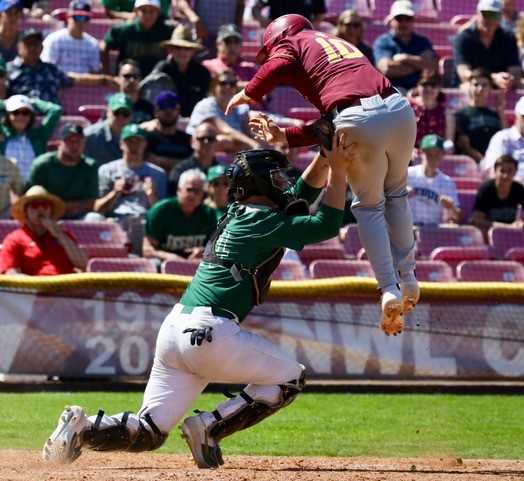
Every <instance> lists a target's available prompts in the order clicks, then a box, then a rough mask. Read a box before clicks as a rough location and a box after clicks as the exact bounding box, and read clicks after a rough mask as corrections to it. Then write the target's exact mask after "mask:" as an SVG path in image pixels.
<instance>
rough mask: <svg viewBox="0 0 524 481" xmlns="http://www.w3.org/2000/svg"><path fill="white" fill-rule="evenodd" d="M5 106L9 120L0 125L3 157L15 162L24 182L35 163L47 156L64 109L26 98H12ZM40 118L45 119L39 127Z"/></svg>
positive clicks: (0, 144)
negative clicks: (41, 155)
mask: <svg viewBox="0 0 524 481" xmlns="http://www.w3.org/2000/svg"><path fill="white" fill-rule="evenodd" d="M3 104H4V107H5V110H6V116H5V118H4V119H3V120H2V122H0V134H1V137H0V153H1V154H3V155H5V156H6V157H9V158H11V159H13V160H14V161H15V162H16V164H17V166H18V169H19V170H20V174H21V175H22V178H23V179H24V181H25V180H27V178H28V176H29V171H30V170H31V164H32V162H33V159H34V158H35V157H38V156H39V155H40V154H43V153H45V152H46V150H47V142H48V141H49V139H50V138H51V135H52V134H53V131H54V130H55V127H56V125H57V124H58V122H59V120H60V117H61V116H62V107H61V106H60V105H57V104H54V103H52V102H46V101H44V100H40V99H31V98H29V97H27V96H26V95H12V96H11V97H9V98H8V99H7V100H6V101H5V102H3ZM37 115H42V119H41V121H40V122H39V124H38V126H37V125H35V118H36V116H37Z"/></svg>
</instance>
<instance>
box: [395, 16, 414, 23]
mask: <svg viewBox="0 0 524 481" xmlns="http://www.w3.org/2000/svg"><path fill="white" fill-rule="evenodd" d="M395 20H396V21H397V22H412V21H413V20H414V17H410V16H409V15H397V16H396V17H395Z"/></svg>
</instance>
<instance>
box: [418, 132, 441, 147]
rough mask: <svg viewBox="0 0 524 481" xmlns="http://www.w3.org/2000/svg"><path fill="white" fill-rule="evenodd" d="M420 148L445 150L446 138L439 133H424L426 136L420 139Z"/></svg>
mask: <svg viewBox="0 0 524 481" xmlns="http://www.w3.org/2000/svg"><path fill="white" fill-rule="evenodd" d="M420 149H421V150H428V149H440V150H444V139H443V138H442V137H441V136H440V135H437V134H428V135H424V137H422V140H421V141H420Z"/></svg>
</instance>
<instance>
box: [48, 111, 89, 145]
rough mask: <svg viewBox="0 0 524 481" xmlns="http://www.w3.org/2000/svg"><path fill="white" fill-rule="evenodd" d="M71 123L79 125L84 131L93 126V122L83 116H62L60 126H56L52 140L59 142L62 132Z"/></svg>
mask: <svg viewBox="0 0 524 481" xmlns="http://www.w3.org/2000/svg"><path fill="white" fill-rule="evenodd" d="M69 123H72V124H79V125H81V126H82V128H84V129H85V128H86V127H87V126H89V125H91V122H90V121H89V120H87V119H86V118H85V117H84V116H83V115H62V117H61V118H60V121H59V122H58V125H57V126H56V128H55V130H54V132H53V135H52V137H51V140H58V139H59V138H60V132H61V131H62V128H63V126H64V125H65V124H69Z"/></svg>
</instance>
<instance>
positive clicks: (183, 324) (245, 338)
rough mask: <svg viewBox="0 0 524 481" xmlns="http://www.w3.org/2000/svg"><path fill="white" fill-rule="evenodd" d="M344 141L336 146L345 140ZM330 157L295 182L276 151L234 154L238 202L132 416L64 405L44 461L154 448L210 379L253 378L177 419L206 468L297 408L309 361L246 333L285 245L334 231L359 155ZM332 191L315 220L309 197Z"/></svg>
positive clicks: (176, 313)
mask: <svg viewBox="0 0 524 481" xmlns="http://www.w3.org/2000/svg"><path fill="white" fill-rule="evenodd" d="M338 139H339V140H340V145H339V143H338ZM338 139H337V138H335V139H334V144H333V146H332V152H331V154H330V155H328V158H327V159H326V158H324V157H321V156H318V157H317V158H316V159H315V160H314V161H313V162H312V164H311V165H310V166H309V167H308V168H307V169H306V171H305V172H304V174H303V175H302V177H301V178H300V179H299V180H298V181H297V183H296V184H295V185H294V186H293V187H290V185H289V182H288V180H287V178H286V177H285V175H284V173H283V172H284V171H285V169H286V168H287V167H288V166H289V163H288V160H287V158H286V157H285V156H284V155H283V154H281V153H279V152H276V151H274V150H251V151H245V152H239V153H238V154H237V155H236V156H235V160H234V162H233V163H232V165H231V167H230V168H229V169H228V170H227V177H228V180H229V184H230V192H231V194H232V195H233V197H234V198H235V199H236V200H235V202H233V203H232V204H231V205H230V206H229V208H228V211H227V214H226V216H224V217H223V218H222V220H221V221H220V222H219V224H218V227H217V230H216V231H215V233H214V234H213V236H212V237H211V239H210V241H209V243H208V245H207V247H206V250H205V253H204V257H203V261H202V262H201V263H200V265H199V268H198V270H197V273H196V275H195V277H194V278H193V280H192V282H191V284H190V285H189V287H188V288H187V290H186V292H185V293H184V295H183V296H182V298H181V299H180V301H179V303H178V304H176V305H175V306H174V307H173V309H172V311H171V312H170V314H168V316H167V317H166V319H165V320H164V322H163V323H162V326H161V328H160V331H159V333H158V338H157V342H156V350H155V358H154V363H153V368H152V371H151V376H150V378H149V381H148V383H147V387H146V390H145V393H144V400H143V404H142V407H141V409H140V411H139V412H138V413H137V414H133V413H129V412H124V413H120V414H116V415H113V416H108V415H106V414H104V412H103V411H99V413H98V415H96V416H90V417H87V415H86V414H85V412H84V410H83V409H82V408H81V407H79V406H71V407H67V408H66V409H65V410H64V411H63V412H62V414H61V415H60V418H59V420H58V425H57V427H56V429H55V431H54V432H53V433H52V434H51V436H50V437H49V439H48V440H47V441H46V443H45V445H44V448H43V450H42V456H43V458H44V460H47V461H51V462H61V463H69V462H72V461H74V460H75V459H76V458H77V457H78V456H80V453H81V449H82V448H88V449H92V450H95V451H115V450H120V451H148V450H153V449H156V448H158V447H159V446H161V445H162V444H163V443H164V441H165V440H166V438H167V436H168V433H169V432H170V431H171V430H172V429H173V427H174V426H175V425H176V424H177V423H178V421H179V420H180V419H181V418H182V416H183V415H184V413H185V412H186V411H187V409H188V408H189V407H190V406H191V404H192V402H193V401H194V400H195V399H196V398H197V397H198V396H199V395H200V393H201V392H202V390H203V389H204V388H205V387H206V385H207V384H208V383H209V382H220V383H233V384H247V386H246V388H245V389H244V390H243V391H241V392H240V394H239V395H238V396H235V397H233V398H232V399H228V400H227V401H225V402H223V403H221V404H219V405H218V406H217V407H216V409H215V410H214V411H212V412H201V413H199V414H197V415H195V416H191V417H188V418H186V419H185V420H184V421H183V423H182V426H181V430H182V436H183V438H184V439H185V441H186V442H187V444H188V446H189V448H190V449H191V453H192V455H193V458H194V460H195V462H196V464H197V465H198V467H199V468H217V467H219V465H221V464H223V459H222V454H221V451H220V447H219V442H220V441H221V440H222V439H223V438H225V437H226V436H229V435H231V434H233V433H235V432H236V431H239V430H241V429H245V428H248V427H250V426H253V425H254V424H256V423H258V422H260V421H261V420H263V419H264V418H266V417H268V416H270V415H272V414H274V413H275V412H276V411H278V410H279V409H281V408H282V407H284V406H287V405H288V404H290V403H291V402H292V401H293V400H294V399H295V397H296V396H297V395H298V394H299V393H300V391H301V390H302V388H303V386H304V366H303V365H302V364H300V363H298V362H296V361H295V360H293V359H290V358H289V357H287V356H286V355H285V354H284V353H283V352H281V351H280V350H279V349H278V348H277V347H276V346H275V345H273V344H272V343H270V342H269V341H268V340H266V339H264V338H262V337H260V336H258V335H256V334H253V333H250V332H247V331H243V330H242V329H241V328H240V323H241V322H242V320H243V319H244V318H245V317H246V315H247V314H248V313H249V311H251V309H252V308H253V306H255V305H257V304H260V303H261V302H262V301H263V299H264V297H265V295H266V292H267V290H268V288H269V285H270V282H271V280H270V277H271V274H272V272H273V271H274V269H276V267H277V266H278V264H279V263H280V259H281V258H282V255H283V252H284V248H285V247H289V248H291V249H301V248H302V247H303V246H304V244H309V243H315V242H319V241H322V240H325V239H329V238H332V237H333V236H335V235H337V233H338V230H339V228H340V226H341V223H342V217H343V209H344V200H345V192H346V187H347V184H346V179H345V176H340V175H334V172H340V171H343V170H344V169H346V168H347V166H348V163H349V162H351V161H352V155H351V152H352V147H351V146H349V147H348V142H347V139H345V138H344V135H343V134H342V135H341V136H339V138H338ZM326 182H327V191H326V195H325V197H324V198H323V201H322V204H321V205H320V207H319V209H318V211H317V213H316V214H314V215H309V207H308V202H307V201H313V200H314V199H316V198H317V197H318V195H319V193H320V191H321V188H322V187H323V186H324V185H325V183H326Z"/></svg>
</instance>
